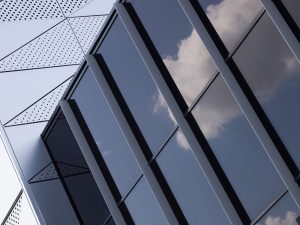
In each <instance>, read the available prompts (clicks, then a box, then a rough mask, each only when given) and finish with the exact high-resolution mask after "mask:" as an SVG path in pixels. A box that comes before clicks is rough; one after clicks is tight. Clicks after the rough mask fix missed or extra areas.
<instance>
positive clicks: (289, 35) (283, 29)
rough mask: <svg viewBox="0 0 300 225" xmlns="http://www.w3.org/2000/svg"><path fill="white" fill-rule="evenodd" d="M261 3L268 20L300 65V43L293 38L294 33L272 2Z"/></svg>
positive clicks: (264, 1)
mask: <svg viewBox="0 0 300 225" xmlns="http://www.w3.org/2000/svg"><path fill="white" fill-rule="evenodd" d="M276 1H278V0H276ZM261 3H262V4H263V5H264V7H265V8H266V10H267V12H268V14H269V16H270V18H271V19H272V21H273V22H274V24H275V26H276V27H277V29H278V31H279V32H280V34H281V35H282V37H283V39H284V40H285V42H286V44H287V45H288V46H289V48H290V50H291V51H292V52H293V54H294V56H295V57H296V59H297V60H298V62H299V63H300V43H299V40H298V39H297V37H296V36H295V33H294V32H293V30H292V29H291V28H290V26H289V25H288V24H287V22H286V20H285V19H284V17H283V16H282V14H281V13H280V11H279V9H278V8H277V7H276V5H275V4H274V2H273V1H272V0H261Z"/></svg>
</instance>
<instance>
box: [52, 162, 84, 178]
mask: <svg viewBox="0 0 300 225" xmlns="http://www.w3.org/2000/svg"><path fill="white" fill-rule="evenodd" d="M57 166H58V168H59V170H60V172H61V174H62V176H63V177H67V176H73V175H79V174H82V173H88V172H90V170H89V169H88V168H84V167H81V166H76V165H71V164H68V163H61V162H58V163H57Z"/></svg>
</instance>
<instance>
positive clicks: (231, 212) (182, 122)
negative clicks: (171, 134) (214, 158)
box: [115, 3, 243, 224]
mask: <svg viewBox="0 0 300 225" xmlns="http://www.w3.org/2000/svg"><path fill="white" fill-rule="evenodd" d="M115 9H116V11H117V12H118V15H119V16H120V18H121V20H122V22H123V24H124V26H125V28H126V30H127V32H128V34H129V36H130V37H131V39H132V41H133V43H134V45H135V47H136V49H137V51H138V52H139V54H140V56H141V58H142V60H143V62H144V64H145V65H146V67H147V69H148V71H149V72H150V74H151V76H152V78H153V80H154V81H155V83H156V85H157V86H158V88H159V90H160V92H161V93H162V95H163V97H164V99H165V101H166V102H167V104H168V106H169V108H170V110H171V111H172V113H173V115H174V117H175V119H176V120H177V123H178V125H179V127H180V128H181V130H182V132H183V134H184V135H185V137H186V139H187V141H188V143H189V144H190V146H191V149H192V151H193V154H194V156H195V158H196V160H197V162H198V163H199V165H200V168H201V169H202V171H203V173H204V174H205V176H206V178H207V180H208V183H209V184H210V185H211V187H212V190H213V191H214V193H215V195H216V197H217V199H218V201H219V202H220V204H221V206H222V208H223V209H224V212H225V214H226V215H227V217H228V219H229V221H230V222H231V223H232V224H243V223H242V221H241V219H240V217H239V215H238V213H237V212H236V210H235V208H234V206H233V204H232V202H231V200H230V199H229V198H228V196H227V194H226V192H225V190H224V188H223V186H222V184H221V182H220V181H219V179H218V177H217V175H216V174H215V172H214V169H213V168H212V166H211V164H210V162H209V160H208V159H207V156H206V155H205V153H204V152H203V149H202V147H201V146H200V144H199V142H198V140H197V138H196V137H195V135H194V133H193V130H192V129H191V127H190V125H189V123H188V121H187V120H186V118H185V115H184V113H183V110H184V108H185V107H180V105H179V104H178V98H176V97H175V96H174V95H173V93H172V92H171V90H170V89H169V86H168V84H167V83H166V81H165V80H164V78H163V76H162V75H161V72H160V70H159V68H158V66H157V64H156V63H155V61H154V59H153V58H152V56H151V54H150V52H149V50H148V48H147V46H146V45H145V43H144V41H143V39H142V38H141V36H140V34H139V32H138V30H137V28H136V27H135V24H134V22H133V21H132V19H131V18H130V16H129V14H128V12H127V9H126V8H125V6H124V5H123V4H121V3H115Z"/></svg>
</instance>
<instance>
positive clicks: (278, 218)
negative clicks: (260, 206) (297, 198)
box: [256, 193, 300, 225]
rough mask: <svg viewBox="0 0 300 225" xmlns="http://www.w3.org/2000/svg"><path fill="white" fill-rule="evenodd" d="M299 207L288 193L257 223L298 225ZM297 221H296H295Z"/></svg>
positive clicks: (259, 224) (261, 224)
mask: <svg viewBox="0 0 300 225" xmlns="http://www.w3.org/2000/svg"><path fill="white" fill-rule="evenodd" d="M299 215H300V212H299V209H298V207H297V206H296V204H295V202H294V200H293V199H292V197H291V195H290V194H289V193H286V194H285V196H284V197H283V198H282V199H281V200H280V201H279V202H278V203H276V205H275V206H273V208H272V209H271V210H270V211H269V212H268V213H267V214H266V215H265V216H264V217H263V218H261V219H260V221H259V222H258V223H256V224H257V225H299V222H300V219H299ZM297 221H298V222H297Z"/></svg>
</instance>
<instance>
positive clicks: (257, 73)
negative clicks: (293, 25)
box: [233, 14, 300, 167]
mask: <svg viewBox="0 0 300 225" xmlns="http://www.w3.org/2000/svg"><path fill="white" fill-rule="evenodd" d="M266 33H267V34H268V35H265V34H266ZM270 37H272V38H271V39H270ZM233 58H234V60H235V62H236V64H237V65H238V67H239V69H240V71H241V72H242V74H243V76H244V78H245V79H246V81H247V82H248V84H249V86H250V87H251V89H252V91H253V92H254V94H255V96H256V98H257V99H258V101H259V103H260V104H261V106H262V107H263V109H264V110H265V112H266V114H267V115H268V117H269V119H270V120H271V122H272V124H273V126H274V127H275V129H276V130H277V132H278V134H279V136H280V137H281V139H282V141H283V142H284V144H285V145H286V147H287V149H288V151H289V152H290V154H291V156H292V157H293V159H294V161H295V162H296V164H297V165H298V167H300V151H299V148H300V138H299V128H300V119H299V115H300V104H299V99H300V65H299V63H298V62H297V60H296V59H295V57H294V55H293V54H292V52H291V51H290V50H289V48H288V46H287V45H286V43H285V42H284V40H283V39H282V37H281V35H280V33H279V32H278V30H277V29H276V27H275V26H274V24H273V23H272V21H271V19H270V18H269V16H268V15H267V14H265V15H264V16H263V17H262V18H261V21H259V23H258V24H257V25H256V27H255V28H254V29H253V31H252V32H251V33H250V35H249V36H248V37H247V39H246V40H245V42H244V44H243V45H242V46H241V47H240V49H238V51H237V52H236V53H235V55H234V57H233Z"/></svg>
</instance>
